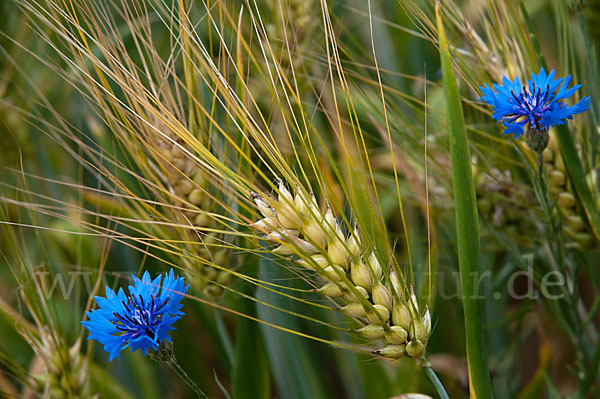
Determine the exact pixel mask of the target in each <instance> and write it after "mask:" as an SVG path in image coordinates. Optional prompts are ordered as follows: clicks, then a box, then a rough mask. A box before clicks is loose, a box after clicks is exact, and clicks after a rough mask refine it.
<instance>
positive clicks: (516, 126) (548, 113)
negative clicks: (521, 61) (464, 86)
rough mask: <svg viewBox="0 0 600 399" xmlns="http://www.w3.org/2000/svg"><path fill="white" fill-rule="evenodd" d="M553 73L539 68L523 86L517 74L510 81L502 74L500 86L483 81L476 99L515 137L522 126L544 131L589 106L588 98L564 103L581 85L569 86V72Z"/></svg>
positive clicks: (507, 132) (523, 130)
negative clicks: (482, 102) (486, 105)
mask: <svg viewBox="0 0 600 399" xmlns="http://www.w3.org/2000/svg"><path fill="white" fill-rule="evenodd" d="M554 76H555V73H554V70H552V71H550V73H549V74H546V71H545V70H544V68H542V69H540V72H539V73H538V74H537V75H536V74H534V73H532V74H531V79H530V80H529V81H527V83H526V85H524V86H522V85H521V80H520V79H519V77H518V76H517V77H515V79H514V80H513V81H511V80H510V79H508V77H506V76H503V77H502V85H500V84H497V83H494V84H492V87H493V89H492V88H490V86H488V85H487V84H484V85H483V86H482V87H481V93H482V96H481V97H479V99H480V100H483V101H484V102H485V103H486V104H488V105H490V106H491V107H492V110H493V114H492V118H494V119H496V121H498V122H499V123H500V122H502V123H503V125H504V127H505V130H504V134H514V135H515V139H517V138H518V137H519V136H520V135H521V134H523V133H524V132H525V129H536V130H545V129H548V128H549V127H552V126H556V125H561V124H565V123H567V121H568V120H569V119H572V118H573V115H576V114H579V113H582V112H584V111H586V110H587V109H589V107H590V98H589V97H584V98H583V99H582V100H581V101H579V102H578V103H577V104H575V105H572V106H569V105H568V104H566V103H565V102H564V100H566V99H568V98H569V97H571V96H572V95H573V94H575V92H576V91H577V90H578V89H579V88H580V87H581V85H575V86H572V87H570V88H569V84H570V83H571V75H568V76H567V77H565V78H559V79H555V78H554ZM517 121H518V122H517Z"/></svg>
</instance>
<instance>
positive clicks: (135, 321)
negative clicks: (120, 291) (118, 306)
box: [113, 295, 169, 339]
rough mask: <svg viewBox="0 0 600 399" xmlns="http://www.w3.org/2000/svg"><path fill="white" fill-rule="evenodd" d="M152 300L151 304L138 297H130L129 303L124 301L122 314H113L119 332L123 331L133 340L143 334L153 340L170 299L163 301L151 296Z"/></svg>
mask: <svg viewBox="0 0 600 399" xmlns="http://www.w3.org/2000/svg"><path fill="white" fill-rule="evenodd" d="M150 299H151V300H150V302H148V301H144V299H143V298H142V296H141V295H138V296H137V297H134V296H130V297H128V298H127V302H125V301H123V302H122V304H123V307H124V308H125V310H124V311H123V312H122V313H117V312H113V315H114V316H115V317H116V320H115V322H114V324H115V327H116V328H117V330H119V331H123V332H124V333H125V334H126V335H129V336H130V337H131V338H132V339H134V338H138V337H140V336H141V335H142V334H145V335H147V336H148V337H151V338H153V337H154V335H155V334H156V330H157V327H158V325H159V324H160V322H161V320H162V317H163V314H164V312H163V311H162V310H164V308H165V306H166V305H167V303H169V298H166V300H164V301H161V300H160V299H155V297H154V296H151V297H150Z"/></svg>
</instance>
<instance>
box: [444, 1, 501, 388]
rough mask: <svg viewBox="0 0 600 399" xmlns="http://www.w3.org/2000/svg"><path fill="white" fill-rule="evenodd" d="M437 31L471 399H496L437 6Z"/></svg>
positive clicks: (461, 144)
mask: <svg viewBox="0 0 600 399" xmlns="http://www.w3.org/2000/svg"><path fill="white" fill-rule="evenodd" d="M436 17H437V28H438V29H437V30H438V36H439V49H440V58H441V64H442V75H443V83H444V96H445V97H446V112H447V118H448V133H449V136H450V155H451V161H452V186H453V192H454V202H455V211H456V233H457V245H458V264H459V269H460V282H461V288H462V298H463V309H464V315H465V316H464V317H465V338H466V351H467V362H468V367H469V380H470V386H471V398H485V399H491V398H493V397H494V394H493V391H492V383H491V380H490V375H489V373H488V363H487V352H486V345H485V329H484V320H483V304H482V300H481V296H480V293H479V286H478V284H476V282H477V281H479V277H480V276H481V270H480V265H479V262H480V258H479V217H478V214H477V203H476V200H475V184H474V182H473V174H472V171H471V155H470V151H469V144H468V141H467V131H466V129H465V121H464V117H463V110H462V104H461V100H460V96H459V94H458V87H457V84H456V78H455V77H454V68H453V65H452V59H451V57H450V50H449V49H448V44H447V42H446V33H445V31H444V25H443V22H442V16H441V14H440V6H439V2H438V3H436Z"/></svg>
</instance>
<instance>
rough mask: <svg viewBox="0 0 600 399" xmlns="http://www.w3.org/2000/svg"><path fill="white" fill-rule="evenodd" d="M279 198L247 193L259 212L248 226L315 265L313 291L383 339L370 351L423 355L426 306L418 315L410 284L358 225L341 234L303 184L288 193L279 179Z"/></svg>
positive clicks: (428, 324)
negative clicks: (366, 244)
mask: <svg viewBox="0 0 600 399" xmlns="http://www.w3.org/2000/svg"><path fill="white" fill-rule="evenodd" d="M278 191H279V195H278V198H277V199H275V198H271V197H268V196H264V195H260V194H257V193H252V199H253V200H254V203H255V204H256V206H257V208H258V210H259V211H260V213H261V214H262V216H263V218H262V219H260V220H258V221H257V222H255V223H254V224H253V225H252V226H253V227H254V228H255V229H257V230H259V231H260V232H261V233H264V234H266V236H265V238H266V239H267V240H270V241H273V242H276V243H278V244H279V245H278V246H277V247H276V248H274V249H273V250H272V252H273V253H276V254H278V255H281V256H289V255H294V259H295V261H296V262H297V263H298V264H299V265H301V266H303V267H305V268H307V269H310V270H313V271H315V272H316V273H317V274H318V275H319V276H320V277H321V278H322V279H323V280H324V283H323V284H322V285H321V287H320V288H318V289H317V290H316V291H317V292H319V293H321V294H323V295H325V296H327V297H329V298H331V299H333V300H334V301H335V302H336V303H339V302H341V305H342V306H339V307H338V308H337V309H338V310H339V311H341V312H342V313H344V314H346V315H348V316H351V317H353V318H355V319H357V320H358V321H359V322H360V323H361V324H362V325H363V326H362V327H361V328H359V329H357V330H356V331H357V332H358V333H360V334H361V335H362V336H364V337H365V338H367V339H369V340H372V341H377V342H379V343H383V346H382V347H381V348H380V349H377V350H374V351H373V353H375V354H378V355H381V356H384V357H388V358H393V359H397V358H401V357H403V356H410V357H413V358H419V359H420V358H422V357H423V356H424V354H425V347H426V345H427V341H428V339H429V336H430V334H431V315H430V312H429V308H428V307H426V309H425V312H424V314H423V315H421V312H420V311H419V308H418V304H417V300H416V297H415V295H414V292H413V290H412V287H410V288H408V287H407V285H406V284H405V283H404V279H401V278H400V276H398V273H397V272H396V271H394V270H391V271H387V270H385V269H384V268H383V267H382V265H381V263H380V261H379V260H378V258H377V256H376V254H375V253H374V252H373V251H368V250H365V248H363V247H362V246H361V240H360V232H359V231H358V229H357V228H355V229H354V232H353V233H352V234H349V235H347V234H344V232H343V230H342V228H341V226H340V223H338V221H337V219H336V217H335V216H334V214H333V211H332V210H331V208H330V207H327V209H326V210H325V212H322V211H321V210H320V209H319V207H318V204H317V201H316V199H315V196H314V195H313V194H312V193H310V194H309V193H308V192H307V191H305V190H304V189H303V188H302V187H297V189H296V194H295V195H293V194H292V193H291V192H290V191H289V190H288V189H287V188H286V187H285V185H284V183H283V182H282V181H281V182H279V184H278Z"/></svg>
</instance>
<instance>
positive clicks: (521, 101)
mask: <svg viewBox="0 0 600 399" xmlns="http://www.w3.org/2000/svg"><path fill="white" fill-rule="evenodd" d="M510 93H511V94H512V97H513V98H514V100H515V101H516V103H517V108H518V111H516V112H514V113H512V114H509V115H508V116H510V118H509V119H510V120H511V121H515V120H517V119H519V118H520V117H525V118H526V119H527V123H530V124H531V125H532V127H533V128H534V129H537V128H538V126H537V125H538V122H539V121H540V119H542V116H543V115H544V112H546V111H547V110H548V108H550V105H551V102H550V101H549V100H550V99H549V96H550V86H549V85H546V87H544V88H543V89H542V88H541V87H536V85H535V83H532V91H531V92H530V91H529V88H527V87H525V86H523V88H522V90H521V93H519V95H518V96H517V95H516V94H515V92H514V90H511V91H510Z"/></svg>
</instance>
